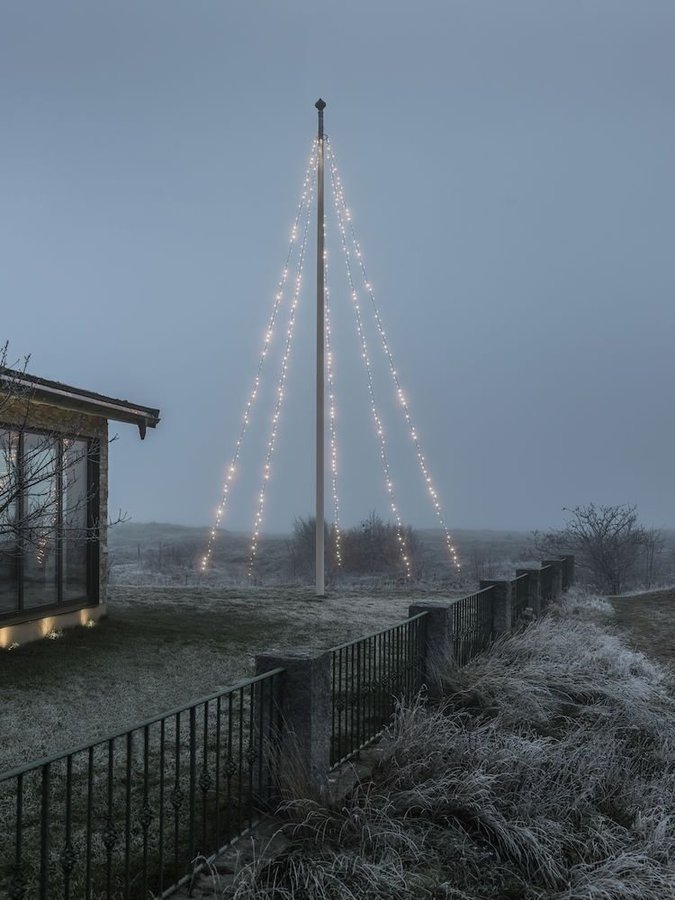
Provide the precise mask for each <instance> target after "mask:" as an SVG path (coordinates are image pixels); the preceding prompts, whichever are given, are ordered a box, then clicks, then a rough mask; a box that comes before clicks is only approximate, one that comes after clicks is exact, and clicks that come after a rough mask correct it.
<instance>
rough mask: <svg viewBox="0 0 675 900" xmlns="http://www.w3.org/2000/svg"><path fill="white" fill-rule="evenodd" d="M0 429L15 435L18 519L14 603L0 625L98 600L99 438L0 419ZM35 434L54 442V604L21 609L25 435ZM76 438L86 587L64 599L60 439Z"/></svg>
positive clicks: (62, 491)
mask: <svg viewBox="0 0 675 900" xmlns="http://www.w3.org/2000/svg"><path fill="white" fill-rule="evenodd" d="M0 430H3V431H8V432H10V433H12V432H13V433H14V434H16V436H17V485H18V491H17V500H16V514H17V518H18V523H17V528H16V537H15V552H16V560H17V562H16V565H17V571H16V606H15V608H14V609H13V610H11V611H9V612H0V627H3V626H5V625H12V624H18V623H19V622H28V621H34V620H36V619H42V618H45V617H46V616H49V615H53V614H56V613H63V612H69V611H75V610H78V609H84V608H86V607H88V606H95V605H98V604H99V603H100V572H99V561H100V534H101V530H100V510H101V490H100V473H101V441H100V439H99V438H95V437H90V436H89V435H83V434H73V433H68V432H62V431H53V430H50V429H48V428H39V427H37V428H34V427H23V426H18V427H17V426H16V425H12V424H11V423H6V422H0ZM28 435H37V436H44V437H52V438H53V439H54V441H55V443H56V472H55V477H56V486H57V493H58V498H57V513H56V515H57V524H56V588H57V591H56V596H57V601H56V603H49V604H45V605H43V606H31V607H29V608H27V609H26V608H25V606H24V600H25V566H24V555H25V554H24V548H23V526H22V523H23V522H24V521H25V514H26V484H25V437H26V436H28ZM68 439H71V440H79V441H83V442H86V456H87V465H86V479H87V486H86V523H87V537H86V539H85V541H86V568H85V572H86V576H85V577H86V588H85V597H84V598H81V599H79V600H72V601H64V599H63V595H64V577H65V566H64V563H63V547H64V515H63V505H64V477H63V475H64V441H66V440H68Z"/></svg>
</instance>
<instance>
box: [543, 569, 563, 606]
mask: <svg viewBox="0 0 675 900" xmlns="http://www.w3.org/2000/svg"><path fill="white" fill-rule="evenodd" d="M542 566H550V567H551V600H557V599H558V597H559V596H560V595H561V594H562V586H563V561H562V559H545V560H543V562H542Z"/></svg>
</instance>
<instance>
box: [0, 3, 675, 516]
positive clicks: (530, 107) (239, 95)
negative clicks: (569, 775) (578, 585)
mask: <svg viewBox="0 0 675 900" xmlns="http://www.w3.org/2000/svg"><path fill="white" fill-rule="evenodd" d="M674 39H675V5H673V4H672V3H671V2H658V0H635V2H627V0H584V2H580V0H565V2H563V0H559V2H545V0H532V2H519V0H515V2H507V0H493V2H480V0H470V2H469V0H465V2H458V0H444V2H418V3H414V4H413V3H400V2H392V0H387V2H384V0H371V2H363V0H360V2H352V0H347V2H345V0H342V2H340V3H332V4H325V3H317V2H309V0H302V2H301V0H297V2H282V3H280V2H267V3H262V2H257V0H254V2H251V0H249V2H240V3H232V2H225V0H220V2H207V0H198V2H195V0H193V2H188V0H183V2H176V0H157V2H146V0H115V2H108V3H103V2H92V0H81V2H66V0H61V2H59V3H54V2H52V0H44V2H41V3H38V2H33V0H17V2H8V0H2V2H0V121H1V122H2V132H3V135H2V140H1V141H0V197H1V198H2V203H1V212H0V291H1V294H0V296H2V311H3V315H2V329H1V334H0V337H3V338H7V339H9V340H10V342H11V349H12V351H13V354H14V355H15V356H17V355H20V354H24V353H31V354H32V361H31V367H30V368H31V371H32V372H34V373H35V374H37V375H42V376H45V377H50V378H56V379H60V380H63V381H67V382H70V383H73V384H76V385H79V386H81V387H85V388H89V389H92V390H97V391H101V392H103V393H110V394H112V395H114V396H121V397H126V398H128V399H132V400H135V401H138V402H141V403H145V404H148V405H157V406H160V407H161V409H162V416H163V421H162V423H161V424H160V426H159V428H158V430H157V431H156V433H151V434H150V435H149V436H148V439H147V440H146V442H145V444H143V445H142V444H140V442H139V441H138V439H137V435H136V434H135V432H134V430H133V429H132V428H130V427H126V426H120V427H119V435H120V436H119V440H118V441H117V443H116V444H115V445H114V446H113V448H112V464H111V476H112V489H111V505H112V506H113V507H115V508H117V507H122V508H124V509H126V510H128V511H129V513H131V514H132V516H133V517H134V519H136V520H139V521H143V520H150V519H154V520H165V521H180V522H185V523H191V524H201V523H207V522H208V521H210V519H211V514H212V510H213V509H214V507H215V505H216V502H217V499H218V496H219V493H220V489H221V484H222V476H223V471H224V468H225V465H226V462H227V460H228V458H229V456H230V454H231V451H232V446H233V442H234V440H235V437H236V434H237V432H238V429H239V421H240V417H241V411H242V407H243V403H244V401H245V396H246V393H247V391H248V390H249V388H250V386H251V382H252V378H253V375H254V367H255V360H256V355H257V353H258V351H259V348H260V344H261V337H262V333H263V330H264V327H265V323H266V320H267V316H268V312H269V308H270V303H271V300H272V297H273V294H274V290H275V285H276V281H277V278H278V275H279V271H280V268H281V266H282V264H283V260H284V257H285V250H286V241H287V237H288V231H289V225H290V222H291V220H292V216H293V213H294V209H295V204H296V200H297V195H298V190H299V186H300V182H301V179H302V173H303V171H304V166H305V161H306V157H307V153H308V149H309V145H310V141H311V138H312V135H313V133H314V130H315V111H314V109H313V103H314V101H315V100H316V98H317V97H318V96H320V95H321V96H323V97H324V98H325V99H326V100H327V102H328V107H327V110H326V127H327V131H328V133H329V134H330V135H331V137H332V140H333V143H334V147H335V150H336V153H337V155H338V161H339V163H340V165H341V170H342V175H343V180H344V184H345V188H346V190H347V195H348V199H349V202H350V205H351V207H352V209H353V212H354V222H355V226H356V229H357V231H358V233H359V235H360V238H361V243H362V246H363V249H364V253H365V258H366V263H367V265H368V269H369V273H370V276H371V278H372V280H373V283H374V286H375V289H376V294H377V298H378V301H379V303H380V306H381V308H382V312H383V315H384V319H385V323H386V325H387V329H388V333H389V337H390V340H391V345H392V347H393V350H394V353H395V356H396V360H397V363H398V369H399V372H400V374H401V378H402V381H403V386H404V388H405V389H406V391H407V394H408V396H409V397H410V400H411V405H412V410H413V414H414V417H415V419H416V420H417V425H418V430H419V432H420V434H421V437H422V441H423V444H424V448H425V451H426V454H427V457H428V460H429V463H430V466H431V469H432V471H433V472H434V474H435V479H436V482H437V485H438V490H439V493H440V495H441V497H442V499H443V503H444V506H445V509H446V513H447V519H448V522H449V524H450V525H451V526H453V525H454V526H457V527H460V526H461V527H479V526H485V527H495V528H500V527H514V528H530V527H537V526H545V525H548V524H556V523H557V522H559V521H560V518H561V515H562V514H561V507H562V506H571V505H575V504H577V503H584V502H587V501H589V500H595V501H597V502H608V503H614V502H633V503H637V504H638V505H639V507H640V511H641V513H642V516H643V518H644V519H645V520H646V521H648V522H650V523H653V524H656V525H662V524H668V525H675V514H674V513H673V508H674V499H675V486H674V484H673V469H674V463H673V446H674V445H675V413H674V411H673V385H674V384H675V353H674V352H673V343H674V338H675V303H674V302H673V294H674V291H673V288H674V287H675V274H674V270H673V250H672V247H673V237H674V236H675V227H674V226H675V221H674V219H675V213H674V210H675V176H674V174H673V172H674V168H673V167H674V159H675V125H674V122H673V99H674V94H675V87H674V86H675V54H673V52H672V48H673V46H674ZM330 226H331V227H332V222H331V223H330ZM335 250H337V246H336V245H335ZM339 265H341V260H340V259H339V258H338V255H337V253H333V254H332V255H331V272H334V285H333V286H334V297H333V304H334V306H335V307H336V317H339V315H340V308H341V307H345V306H346V304H347V303H348V299H349V298H348V296H347V295H346V294H345V283H344V278H343V277H342V275H341V273H339ZM312 285H313V268H312V266H311V265H310V266H309V267H308V269H307V272H306V288H307V290H306V291H305V294H304V297H303V302H302V305H301V308H300V310H299V313H298V315H299V320H298V330H297V341H298V348H297V349H298V353H297V355H296V356H294V358H293V359H292V362H291V374H290V377H289V385H288V393H287V399H288V407H287V415H285V416H284V420H283V421H282V426H281V432H280V436H279V452H278V454H277V455H276V456H275V457H274V469H273V475H272V482H271V486H270V489H269V496H268V506H267V514H266V517H265V527H266V528H268V529H270V530H285V529H287V528H288V527H289V525H290V523H291V522H292V519H293V516H294V515H297V514H305V513H306V512H308V511H309V509H310V503H311V486H312V476H311V458H312V446H311V423H310V421H309V418H308V416H309V413H310V411H311V403H312V394H311V382H312V377H313V376H312V372H311V365H312V360H311V338H312V326H313V313H312V309H311V292H312ZM347 321H348V320H347V319H346V318H344V323H345V327H344V329H343V330H342V331H340V333H339V334H336V351H335V355H336V362H337V378H338V384H337V393H338V401H337V402H338V407H339V416H340V421H339V426H340V433H341V448H342V449H341V460H342V462H343V470H344V471H343V473H342V485H343V489H342V494H343V508H344V518H345V520H346V521H347V522H348V523H351V522H355V521H358V519H359V518H360V517H362V516H364V515H365V514H366V513H367V512H368V511H369V509H372V508H377V509H378V510H379V511H381V512H382V513H385V512H386V502H385V498H384V493H383V491H382V488H381V483H382V477H381V474H380V473H378V468H377V465H376V463H377V455H376V452H377V451H376V444H375V442H374V440H373V428H372V425H371V424H370V423H369V422H368V419H367V410H368V408H367V397H366V387H365V381H364V378H363V376H362V373H361V371H360V370H359V368H358V364H359V361H358V358H357V355H356V352H355V338H354V336H353V333H352V332H353V327H352V328H351V332H350V331H349V330H348V329H347V327H346V325H347ZM338 324H339V322H337V321H336V330H337V325H338ZM350 327H351V326H350ZM375 349H376V348H373V350H375ZM373 356H376V354H375V352H373ZM274 359H275V360H276V356H275V357H274ZM350 369H351V370H353V371H348V370H350ZM266 372H267V381H268V388H269V389H270V390H271V389H272V384H273V381H274V380H275V379H276V373H275V372H274V367H273V366H271V367H269V368H268V369H267V370H266ZM378 373H379V374H378V379H379V380H378V382H377V384H378V388H377V389H378V395H379V396H380V397H381V398H382V406H383V410H384V411H385V412H386V415H387V421H388V422H391V424H389V425H388V428H387V432H388V434H390V435H391V443H392V466H393V474H394V480H395V482H396V484H397V485H398V487H399V491H400V506H401V510H402V513H403V517H404V518H405V519H406V520H408V521H412V522H413V523H415V524H418V525H432V524H434V519H433V516H432V514H431V511H430V508H429V505H428V503H427V502H426V498H425V496H424V494H423V491H422V484H421V479H420V477H419V475H418V473H417V472H416V471H415V469H414V458H413V456H412V455H411V452H410V448H409V447H408V444H407V443H406V439H405V433H404V432H403V430H402V429H401V428H400V426H399V424H398V423H395V422H394V421H393V420H392V414H393V412H394V411H395V410H394V407H393V405H391V403H390V400H391V394H392V390H391V386H390V384H389V383H388V382H387V381H386V380H385V378H384V376H385V375H386V372H385V371H384V369H383V368H382V367H381V366H380V365H379V363H378ZM270 410H271V407H270V403H269V400H268V399H267V398H266V397H264V398H263V405H262V406H261V412H264V416H263V417H262V420H263V425H262V427H259V428H257V429H256V428H254V429H253V431H252V433H251V435H250V437H251V440H250V441H249V442H247V443H246V445H245V446H244V450H243V454H242V458H243V461H244V466H243V467H242V478H241V480H240V481H238V482H237V485H236V487H235V489H234V490H233V493H232V503H231V508H230V514H229V515H228V517H227V519H226V523H225V524H226V526H229V527H235V528H242V529H243V528H246V527H247V526H248V525H250V523H251V521H252V517H253V511H254V499H253V495H254V493H255V491H256V490H257V488H258V482H259V478H260V471H261V467H262V458H261V452H260V449H259V448H260V445H261V443H262V441H263V440H264V431H265V427H266V425H267V423H268V422H269V418H270ZM339 440H340V437H339ZM408 443H409V442H408Z"/></svg>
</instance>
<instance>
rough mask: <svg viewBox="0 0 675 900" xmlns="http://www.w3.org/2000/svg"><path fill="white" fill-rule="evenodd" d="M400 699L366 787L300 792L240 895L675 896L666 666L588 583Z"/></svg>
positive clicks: (653, 899)
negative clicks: (424, 694)
mask: <svg viewBox="0 0 675 900" xmlns="http://www.w3.org/2000/svg"><path fill="white" fill-rule="evenodd" d="M446 687H447V697H446V700H445V702H444V703H443V704H436V705H434V706H431V705H427V704H424V703H423V702H422V701H418V702H416V703H413V704H412V705H410V706H407V707H401V708H399V709H398V710H397V714H396V716H395V719H394V721H393V724H392V726H391V729H390V735H389V741H388V742H387V744H386V747H387V749H386V751H385V754H384V756H383V758H382V760H381V762H380V764H379V765H378V768H377V770H376V771H375V772H374V773H373V776H372V779H371V780H370V781H369V782H368V783H367V784H362V785H360V786H359V787H358V788H357V789H356V790H355V791H354V792H353V794H352V795H351V796H350V797H349V798H348V800H347V801H346V802H345V803H343V804H339V805H330V804H326V803H322V802H318V801H317V800H316V799H314V800H299V801H294V802H287V803H286V804H285V805H284V806H283V808H282V810H281V813H282V816H283V817H284V820H285V824H284V826H283V829H284V831H285V833H286V835H287V836H288V837H290V838H292V848H291V849H289V850H288V851H286V852H285V853H283V854H282V855H281V856H279V857H278V858H276V859H275V860H274V861H273V862H271V863H270V862H269V861H267V862H263V860H262V859H261V861H260V862H259V863H257V864H252V865H250V866H248V867H245V868H243V869H242V870H241V871H240V872H239V873H238V875H237V876H236V878H235V880H234V884H233V887H232V889H231V890H230V891H229V893H228V894H227V896H233V897H235V898H236V900H286V898H291V897H292V898H297V900H304V898H307V900H309V898H313V900H352V898H354V900H356V898H366V897H367V898H382V900H384V898H401V900H408V898H411V900H412V898H440V897H444V898H457V900H478V898H480V900H491V898H494V900H496V898H502V900H503V898H513V900H516V898H520V900H535V898H540V897H543V896H546V897H551V898H557V900H637V898H640V900H657V898H658V900H668V898H675V820H674V818H673V813H672V810H674V809H675V777H674V775H675V702H674V701H673V700H672V699H671V684H670V678H669V676H668V674H667V673H666V672H665V671H664V670H662V669H661V668H660V667H659V666H658V665H656V664H654V663H652V662H650V661H649V660H648V659H646V658H645V657H644V656H642V655H641V654H639V653H636V652H635V651H633V650H631V649H630V648H629V647H628V646H627V645H626V644H625V642H624V641H623V640H622V639H621V638H620V637H619V636H618V635H617V634H615V633H614V632H613V631H612V625H611V615H610V614H609V612H608V610H607V609H606V608H605V605H604V604H603V603H602V602H601V601H599V600H597V599H593V598H590V599H589V598H584V597H583V596H581V595H578V594H573V595H571V596H569V597H568V598H567V599H566V600H565V601H564V602H563V603H561V604H559V605H558V606H557V607H556V608H555V609H554V610H553V611H552V614H551V615H549V616H546V617H544V618H542V619H540V620H538V621H537V622H535V623H534V624H533V625H532V626H531V627H530V628H528V629H526V630H523V631H519V632H517V633H514V634H513V635H511V636H509V637H507V638H504V639H502V640H500V641H498V642H497V643H496V644H495V645H494V647H493V648H492V649H491V651H490V652H489V653H486V654H484V655H483V656H481V657H479V658H478V659H476V660H474V661H473V662H472V663H470V664H469V665H468V666H466V667H464V668H463V669H461V670H451V671H448V673H447V679H446Z"/></svg>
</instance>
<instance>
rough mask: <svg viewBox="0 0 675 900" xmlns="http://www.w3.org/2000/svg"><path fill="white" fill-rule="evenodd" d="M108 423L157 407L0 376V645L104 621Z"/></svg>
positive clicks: (153, 416) (139, 422)
mask: <svg viewBox="0 0 675 900" xmlns="http://www.w3.org/2000/svg"><path fill="white" fill-rule="evenodd" d="M109 421H114V422H126V423H129V424H132V425H136V426H137V427H138V430H139V433H140V436H141V439H143V438H144V437H145V433H146V429H147V428H154V427H155V426H156V425H157V423H158V422H159V410H158V409H150V408H149V407H146V406H140V405H139V404H137V403H130V402H128V401H126V400H116V399H114V398H112V397H105V396H103V395H101V394H95V393H93V392H92V391H86V390H82V389H80V388H76V387H72V386H71V385H67V384H61V383H59V382H56V381H48V380H46V379H44V378H37V377H35V376H33V375H29V374H27V373H26V372H20V371H17V370H13V369H7V368H2V369H0V648H2V647H11V646H12V645H13V644H23V643H25V642H26V641H30V640H34V639H36V638H39V637H44V636H46V635H48V634H50V633H54V632H59V631H60V630H61V629H63V628H67V627H69V626H72V625H88V624H92V623H94V622H96V621H97V620H98V619H99V618H100V617H101V616H102V615H104V614H105V610H106V572H107V566H106V559H107V546H106V532H107V523H108V422H109Z"/></svg>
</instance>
